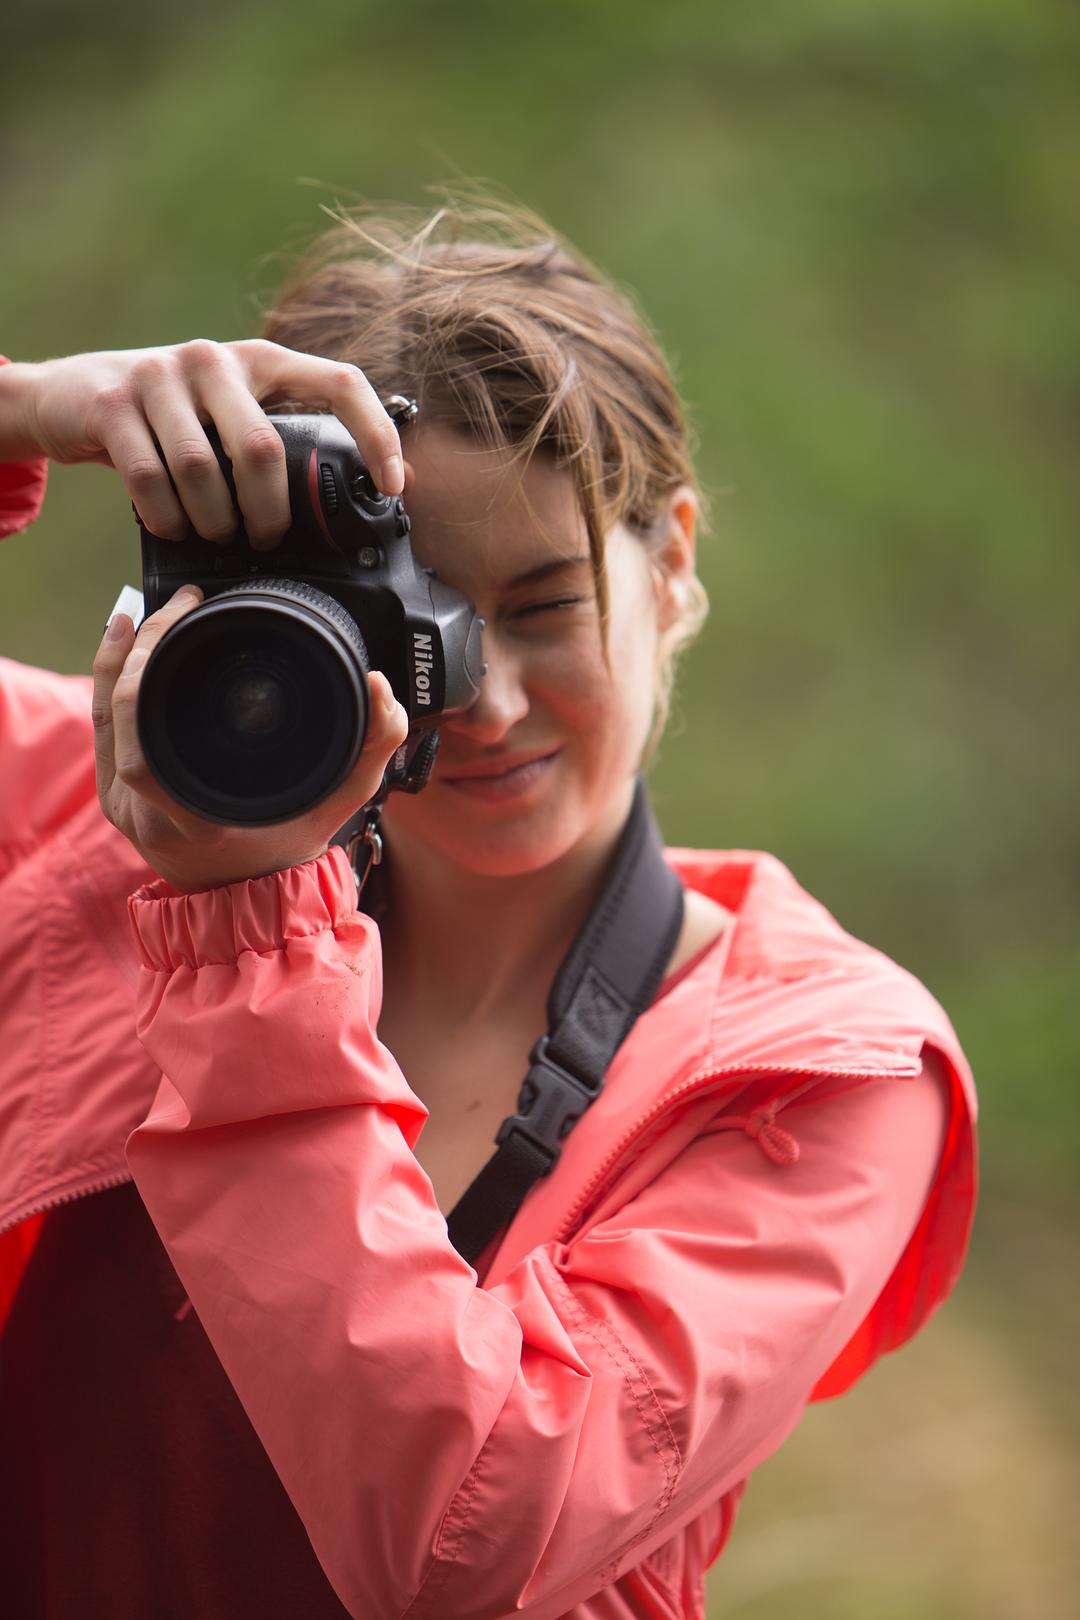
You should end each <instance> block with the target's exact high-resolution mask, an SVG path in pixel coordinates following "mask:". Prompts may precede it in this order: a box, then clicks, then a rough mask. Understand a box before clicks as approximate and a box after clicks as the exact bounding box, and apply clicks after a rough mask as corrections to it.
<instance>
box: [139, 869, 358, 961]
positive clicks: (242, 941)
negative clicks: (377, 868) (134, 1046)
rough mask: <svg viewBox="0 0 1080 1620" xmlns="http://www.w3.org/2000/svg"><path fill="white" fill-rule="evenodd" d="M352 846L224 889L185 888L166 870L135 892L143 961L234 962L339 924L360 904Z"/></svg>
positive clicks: (278, 948) (227, 885)
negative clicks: (179, 887) (170, 878)
mask: <svg viewBox="0 0 1080 1620" xmlns="http://www.w3.org/2000/svg"><path fill="white" fill-rule="evenodd" d="M356 904H357V895H356V881H355V879H354V878H353V874H352V868H351V867H350V865H349V858H348V856H347V855H346V853H345V851H344V850H343V849H341V848H340V847H339V846H338V845H337V844H331V846H330V848H329V849H328V850H326V851H325V853H324V854H322V855H319V856H318V857H317V858H316V859H315V860H313V861H305V862H304V864H303V865H302V866H289V867H286V868H285V870H284V871H282V872H270V873H268V874H267V876H266V877H260V878H249V879H246V880H244V881H243V882H240V883H229V884H226V885H225V886H224V887H222V888H220V889H204V890H201V891H200V892H199V893H197V894H181V893H179V891H178V890H176V889H174V888H173V886H172V884H171V883H167V882H166V881H165V880H164V879H163V878H159V879H158V880H157V881H156V882H153V883H147V884H144V885H143V887H142V888H141V889H137V890H136V891H135V893H134V894H132V895H129V897H128V916H129V917H130V919H131V926H132V930H133V932H134V935H135V940H136V944H137V945H138V946H139V948H140V953H141V956H142V964H143V966H144V967H147V968H150V969H151V970H152V971H153V972H155V973H160V972H168V973H171V972H172V971H173V970H174V969H175V968H178V967H186V968H200V967H210V966H213V965H220V964H225V963H234V962H235V961H236V959H237V957H238V956H239V955H240V954H241V952H243V951H264V952H265V951H274V950H280V949H281V947H282V946H283V945H284V944H285V943H286V942H287V941H288V940H290V939H302V938H304V937H305V936H307V935H309V934H319V933H323V932H325V931H326V930H327V929H330V930H334V929H337V928H338V927H339V926H340V925H341V924H342V923H344V922H345V921H346V920H347V919H348V918H350V917H352V916H353V915H354V914H355V912H356Z"/></svg>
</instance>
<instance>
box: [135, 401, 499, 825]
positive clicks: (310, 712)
mask: <svg viewBox="0 0 1080 1620" xmlns="http://www.w3.org/2000/svg"><path fill="white" fill-rule="evenodd" d="M392 403H394V402H392ZM415 414H416V407H415V405H413V404H411V402H409V401H407V400H402V401H401V402H400V409H399V412H398V415H397V416H396V418H395V419H396V420H397V421H398V422H399V425H401V424H402V423H403V421H404V420H407V419H409V417H411V416H414V415H415ZM270 421H271V422H272V423H273V424H274V427H275V428H276V429H277V431H278V433H279V434H280V435H281V439H282V442H283V444H284V446H285V458H286V463H287V467H288V477H289V503H290V509H291V512H292V524H291V527H290V528H289V530H288V531H287V533H286V534H285V536H284V538H283V539H282V541H281V542H280V544H279V545H278V546H276V547H275V548H274V549H273V550H272V551H256V550H254V549H253V548H252V546H251V545H250V543H249V541H248V539H247V536H246V535H245V534H244V531H243V529H241V530H240V531H239V532H238V534H237V535H236V536H235V537H234V538H233V539H232V540H231V541H230V542H229V543H228V544H227V545H210V544H209V543H208V542H207V541H206V540H203V539H201V538H199V537H195V538H194V539H190V540H182V541H175V540H163V539H160V538H158V537H157V536H155V535H152V534H150V533H149V532H148V531H147V529H146V527H145V525H144V524H143V523H142V522H141V521H140V523H139V529H140V532H141V536H142V573H143V597H144V601H145V605H146V612H147V613H148V614H150V613H153V612H155V611H156V609H157V608H159V607H161V606H162V605H163V604H164V603H165V602H167V601H168V600H169V598H170V597H171V596H172V594H173V592H174V591H176V590H177V589H178V588H179V587H180V586H181V585H183V584H185V583H192V584H196V585H199V586H201V588H202V590H203V593H204V598H205V600H204V601H202V602H201V603H200V604H199V605H198V607H195V608H193V609H192V610H191V611H190V612H189V613H187V614H185V616H184V617H183V619H181V620H179V622H178V623H176V624H175V625H173V626H172V628H171V629H169V630H168V631H167V632H166V633H165V634H164V635H163V636H162V638H161V640H160V641H159V642H158V644H157V646H156V647H155V648H154V651H153V653H152V654H151V655H150V658H149V659H148V661H147V665H146V669H145V671H144V672H143V678H142V682H141V684H140V687H139V699H138V708H137V716H136V718H137V724H138V732H139V741H140V743H141V745H142V749H143V753H144V755H145V757H146V761H147V764H148V766H149V767H150V770H151V771H152V772H153V774H154V776H156V777H157V779H158V781H159V782H161V784H162V785H163V786H164V787H165V788H166V790H167V791H168V792H169V793H170V794H171V795H172V797H173V798H174V799H176V800H177V802H178V803H180V804H182V805H185V806H186V807H187V808H188V809H189V810H192V811H194V812H195V813H196V814H197V815H200V816H203V817H205V818H206V819H207V820H209V821H219V822H222V823H224V824H226V825H229V826H251V827H257V826H270V825H272V824H273V823H275V822H279V821H289V820H291V819H292V818H293V817H294V816H299V815H302V814H303V813H304V812H305V811H306V810H309V809H311V808H312V807H313V806H314V805H316V804H319V803H321V802H322V800H323V799H325V798H326V797H327V796H328V795H329V794H330V793H332V792H333V791H334V789H335V788H337V787H338V786H340V784H341V783H342V782H343V781H344V780H345V778H346V777H347V776H348V774H349V772H350V771H351V770H352V768H353V766H354V765H355V763H356V760H357V757H358V755H359V753H360V749H361V748H362V746H363V742H364V737H365V735H366V733H367V726H368V709H369V695H368V682H367V675H368V671H369V669H371V668H375V669H379V670H382V672H383V673H384V674H385V675H386V677H387V679H388V680H389V682H390V684H391V686H392V687H393V689H394V695H395V697H396V698H397V699H398V701H399V703H401V704H402V706H403V707H404V709H405V712H406V713H407V715H408V717H409V731H408V735H407V737H406V740H405V742H404V743H403V744H402V746H401V748H399V749H398V751H397V753H396V754H395V755H394V757H393V759H392V760H391V761H390V764H389V766H388V767H387V771H386V774H385V776H384V778H383V783H382V787H381V789H380V791H379V793H378V794H377V795H376V797H375V800H373V801H372V802H373V803H381V802H382V800H383V799H384V798H385V796H386V794H387V793H388V792H390V791H392V790H393V789H402V790H404V791H405V792H409V793H415V792H418V791H419V789H420V788H422V787H423V786H424V784H425V783H426V781H427V779H428V777H429V775H430V773H431V767H432V765H433V763H434V760H435V753H436V750H437V747H438V740H439V739H438V733H437V731H436V729H435V728H436V727H437V726H438V725H439V724H440V723H441V722H442V721H443V720H445V719H446V717H447V716H448V715H451V714H456V713H459V712H460V711H461V710H463V709H466V708H468V707H469V705H470V704H471V703H472V702H473V701H474V699H475V698H476V696H477V692H478V690H479V682H480V678H481V676H482V675H483V673H484V665H483V662H482V659H481V650H480V632H481V630H482V629H483V620H482V619H480V618H478V617H477V614H476V610H475V608H474V606H473V604H472V602H470V601H469V600H468V598H467V597H465V596H463V595H462V594H461V592H460V591H456V590H453V589H452V588H451V587H450V586H448V585H445V584H443V582H442V581H441V580H440V579H438V578H437V577H436V576H435V574H434V573H433V572H432V571H431V569H424V568H419V567H418V566H417V564H416V562H415V560H414V558H413V554H412V547H411V545H410V543H409V519H408V516H407V515H406V512H405V506H404V503H403V502H402V500H401V498H400V497H397V498H393V497H390V496H386V495H381V494H380V493H379V491H378V490H377V489H376V488H375V485H374V483H373V482H372V479H371V477H370V475H369V473H368V470H367V468H366V467H365V466H364V463H363V461H362V460H361V459H360V456H359V454H358V452H357V449H356V445H355V443H354V441H353V438H352V436H351V435H350V433H349V432H348V430H347V429H346V428H345V427H343V425H342V424H341V422H339V421H338V419H337V417H336V416H329V415H305V416H292V415H277V416H275V415H271V416H270ZM207 437H208V438H209V440H210V442H211V444H212V446H213V448H214V453H215V454H216V456H217V458H218V461H219V463H220V465H221V469H222V472H223V473H224V474H225V478H226V481H227V482H228V485H229V490H230V493H231V494H232V496H233V499H234V500H235V498H236V487H235V483H234V481H233V476H232V469H231V467H230V464H229V461H228V459H227V457H226V456H225V453H224V451H223V450H222V447H221V442H220V440H219V438H218V437H217V435H216V433H215V432H214V430H213V429H212V428H208V429H207Z"/></svg>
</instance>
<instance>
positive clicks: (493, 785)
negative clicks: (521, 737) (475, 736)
mask: <svg viewBox="0 0 1080 1620" xmlns="http://www.w3.org/2000/svg"><path fill="white" fill-rule="evenodd" d="M559 752H560V751H559V749H557V748H556V749H554V750H553V751H552V752H551V753H550V754H544V755H542V756H541V757H540V758H539V759H537V758H533V759H528V760H524V761H523V762H522V763H521V764H520V765H500V764H499V762H498V761H497V760H493V761H492V762H491V764H490V765H487V766H479V765H472V766H469V767H468V770H467V772H464V773H463V774H462V775H455V774H454V773H453V771H451V773H450V774H449V775H448V776H444V777H443V778H442V783H443V786H444V787H448V788H452V789H453V791H454V792H455V793H463V794H465V796H466V797H467V798H470V799H487V800H491V801H498V802H500V803H501V802H502V801H503V800H504V799H515V798H517V797H518V796H519V795H520V794H523V793H527V792H528V791H529V789H530V788H531V787H533V786H534V784H535V783H537V782H539V781H540V779H541V777H543V776H544V775H546V773H547V771H548V768H549V766H551V765H552V764H553V763H554V761H555V759H556V758H557V757H558V754H559ZM436 779H438V777H437V778H436Z"/></svg>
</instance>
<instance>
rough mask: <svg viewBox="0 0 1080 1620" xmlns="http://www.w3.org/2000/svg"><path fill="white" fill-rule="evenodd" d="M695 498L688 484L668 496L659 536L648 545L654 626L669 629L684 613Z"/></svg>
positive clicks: (691, 572)
mask: <svg viewBox="0 0 1080 1620" xmlns="http://www.w3.org/2000/svg"><path fill="white" fill-rule="evenodd" d="M698 507H699V502H698V498H697V496H696V495H695V493H694V491H693V490H692V489H691V488H690V486H689V484H680V485H679V487H678V489H675V490H673V491H672V493H671V494H670V495H669V496H668V499H667V504H666V506H665V508H664V512H663V514H662V516H661V517H660V518H659V519H658V524H659V535H658V538H657V540H656V541H655V542H654V544H653V545H652V546H650V548H649V560H650V562H651V563H652V565H653V569H654V572H655V577H656V612H657V627H658V628H659V629H660V630H661V631H663V630H670V628H671V626H672V625H673V624H677V623H678V622H679V620H680V619H681V618H682V616H683V614H684V613H685V612H686V609H687V605H688V603H689V601H690V581H691V579H693V577H694V563H695V557H696V547H695V534H696V531H697V517H698Z"/></svg>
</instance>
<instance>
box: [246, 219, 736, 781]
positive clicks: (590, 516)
mask: <svg viewBox="0 0 1080 1620" xmlns="http://www.w3.org/2000/svg"><path fill="white" fill-rule="evenodd" d="M331 217H332V218H333V219H334V220H335V222H336V223H335V225H334V227H333V228H331V229H330V230H328V231H326V232H325V233H324V234H323V235H322V236H320V237H319V238H318V239H317V240H316V241H315V242H314V244H313V245H312V246H311V247H310V248H309V249H308V250H307V252H306V253H305V254H304V255H303V256H302V258H301V259H300V260H299V262H298V263H297V264H296V266H295V267H294V268H293V270H292V271H291V273H290V274H289V276H288V277H287V279H286V281H285V283H284V286H283V287H282V289H281V292H280V293H279V295H278V297H277V300H276V302H275V304H274V307H273V308H272V309H271V310H270V311H269V312H268V313H267V314H266V316H265V317H264V321H263V336H264V337H267V338H269V339H271V340H272V341H274V342H276V343H281V344H284V345H285V346H286V347H288V348H292V349H298V350H301V351H303V352H305V353H309V354H317V355H325V356H328V357H330V358H333V359H338V360H345V361H349V362H351V363H353V364H355V365H358V366H360V368H361V369H362V370H363V372H364V374H365V375H366V376H367V377H368V379H369V381H370V382H371V384H372V386H373V387H374V388H375V390H376V392H377V393H378V394H379V395H380V397H381V398H382V399H384V400H385V399H388V398H389V397H390V395H392V394H406V395H408V396H409V397H411V398H413V399H416V400H417V401H418V403H419V405H420V419H421V420H422V421H432V422H437V423H440V424H442V425H446V426H450V427H455V428H458V429H464V430H465V431H466V432H468V433H469V434H471V435H472V436H473V437H474V438H475V439H476V440H477V441H478V442H479V443H480V444H482V445H483V446H485V447H486V448H499V449H512V450H515V451H516V452H517V456H520V459H521V462H522V466H523V467H524V466H527V465H528V462H529V459H530V458H531V457H532V456H533V455H534V454H535V453H536V451H537V450H541V449H543V450H545V451H547V452H549V453H552V454H553V455H554V457H555V461H556V465H558V466H564V467H566V468H567V469H568V470H569V472H570V473H571V476H572V477H573V480H574V486H575V491H576V494H577V499H578V502H579V505H580V507H581V511H582V514H583V516H584V519H585V525H586V531H587V534H588V542H589V553H590V556H591V558H592V566H593V577H594V580H595V585H596V593H597V600H598V602H599V606H600V615H601V624H602V627H603V628H604V629H605V630H606V624H607V579H606V575H605V572H604V560H603V559H604V536H605V534H606V533H607V531H608V529H609V528H610V527H611V526H612V525H613V524H615V523H617V522H622V523H624V524H625V525H626V527H627V528H628V529H630V530H631V531H632V532H633V533H635V534H636V535H637V536H638V537H639V538H641V540H642V541H643V543H644V544H645V545H646V546H647V547H648V546H649V544H650V542H657V541H658V539H659V535H658V529H657V525H658V519H659V518H660V516H661V512H662V509H663V507H664V503H665V497H667V496H668V495H670V494H671V492H672V491H673V490H674V489H675V488H676V487H677V486H678V485H680V484H687V485H689V486H690V487H691V488H692V489H693V490H694V491H695V493H696V494H697V496H698V498H699V501H701V503H702V506H703V507H704V504H705V503H704V497H703V495H702V492H701V489H700V486H699V484H698V481H697V478H696V476H695V473H694V468H693V464H692V460H691V451H690V445H689V436H688V431H687V425H686V421H685V418H684V415H683V410H682V405H681V402H680V400H679V396H678V393H677V391H676V388H675V384H674V381H673V379H672V375H671V371H670V369H669V367H668V365H667V363H666V361H665V359H664V357H663V355H662V353H661V351H660V348H659V345H658V343H657V341H656V339H655V337H654V336H653V334H652V332H651V330H650V329H649V326H648V324H647V323H646V321H645V319H644V318H643V316H642V315H641V314H640V313H638V312H637V311H636V309H635V308H634V306H633V304H632V303H631V301H630V298H629V297H628V296H627V294H626V293H625V292H623V291H622V290H621V289H620V290H616V288H615V287H614V286H613V285H612V284H611V283H610V282H608V281H607V280H606V279H605V278H604V277H603V276H602V275H601V274H600V272H599V271H598V270H597V269H596V268H595V267H594V266H593V265H591V264H590V263H589V262H588V261H587V260H586V259H585V258H584V257H583V256H582V255H581V254H580V253H579V252H577V251H576V249H573V248H572V247H570V245H569V244H568V243H567V242H566V241H565V240H564V239H563V238H561V237H559V236H558V235H557V234H556V232H555V231H553V230H552V229H551V227H550V226H549V225H547V224H546V223H545V222H544V221H543V220H542V219H540V218H539V217H538V216H537V215H536V214H534V213H532V212H531V211H530V210H528V209H525V208H523V207H521V206H519V205H516V204H507V203H503V202H502V201H501V200H497V199H494V198H493V197H491V195H490V194H488V193H486V192H485V191H484V190H483V189H482V188H477V187H473V188H471V190H470V195H469V197H468V200H465V201H461V200H455V199H453V198H450V199H448V200H446V201H445V202H444V203H443V204H442V205H441V206H439V207H436V208H434V209H431V210H425V209H420V208H414V207H409V206H404V205H402V206H394V207H390V208H386V207H374V206H368V205H365V206H362V207H356V208H349V209H346V210H342V209H338V210H334V211H333V212H332V213H331ZM517 456H515V459H517ZM707 611H708V601H707V598H706V596H705V591H704V588H703V587H702V585H701V583H700V581H698V580H697V579H696V577H695V578H694V579H693V581H692V582H691V588H690V591H689V594H688V600H687V604H686V608H685V611H684V613H683V615H682V617H681V619H680V621H679V622H678V624H676V625H675V626H673V627H672V628H671V629H670V630H669V631H667V632H666V633H665V635H664V637H663V639H662V642H661V648H660V665H659V669H658V672H657V687H658V693H657V706H656V707H657V712H656V717H655V721H654V726H653V731H652V735H651V737H650V742H649V749H648V751H649V752H651V750H652V747H653V746H654V745H655V742H656V740H657V738H658V737H659V734H660V731H661V730H662V728H663V725H664V722H665V720H666V717H667V711H668V706H669V702H670V695H671V688H672V684H673V679H674V663H675V658H676V655H677V653H678V652H679V651H680V650H681V649H682V648H683V647H684V646H685V645H686V644H687V643H688V642H689V641H690V640H692V639H693V637H694V636H695V635H696V633H697V631H698V630H699V628H700V626H701V624H702V622H703V620H704V618H705V615H706V613H707Z"/></svg>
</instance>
